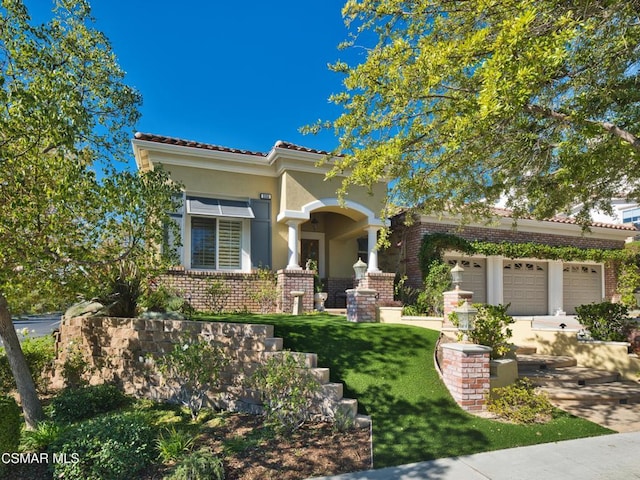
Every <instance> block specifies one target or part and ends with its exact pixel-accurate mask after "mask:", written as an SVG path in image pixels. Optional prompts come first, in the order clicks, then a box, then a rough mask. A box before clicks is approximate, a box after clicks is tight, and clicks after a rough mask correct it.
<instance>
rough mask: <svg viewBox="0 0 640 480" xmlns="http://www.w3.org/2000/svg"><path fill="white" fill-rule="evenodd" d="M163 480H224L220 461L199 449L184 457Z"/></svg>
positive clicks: (204, 450) (206, 451)
mask: <svg viewBox="0 0 640 480" xmlns="http://www.w3.org/2000/svg"><path fill="white" fill-rule="evenodd" d="M165 480H224V466H223V464H222V460H220V459H219V458H217V457H216V456H214V455H213V454H212V453H211V452H210V451H208V450H206V449H201V450H198V451H195V452H193V453H190V454H189V455H187V456H185V457H184V458H183V459H182V461H181V462H180V463H179V464H178V465H177V466H176V468H175V469H174V471H173V472H172V473H171V474H170V475H168V476H166V477H165Z"/></svg>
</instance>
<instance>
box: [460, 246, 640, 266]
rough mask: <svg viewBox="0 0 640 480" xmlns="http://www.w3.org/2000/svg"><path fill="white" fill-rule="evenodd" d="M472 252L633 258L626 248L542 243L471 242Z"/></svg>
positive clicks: (589, 258) (583, 258)
mask: <svg viewBox="0 0 640 480" xmlns="http://www.w3.org/2000/svg"><path fill="white" fill-rule="evenodd" d="M471 251H472V253H475V254H478V255H486V256H492V255H497V256H502V257H505V258H540V259H546V260H564V261H565V262H570V261H591V262H598V263H600V262H608V261H629V260H630V259H632V258H633V254H631V253H630V252H629V251H627V250H623V249H620V250H617V249H614V250H602V249H598V248H578V247H556V246H552V245H545V244H542V243H535V242H527V243H509V242H499V243H494V242H481V241H474V242H471Z"/></svg>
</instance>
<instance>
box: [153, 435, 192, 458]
mask: <svg viewBox="0 0 640 480" xmlns="http://www.w3.org/2000/svg"><path fill="white" fill-rule="evenodd" d="M196 438H197V437H196V436H194V435H192V434H191V433H189V432H187V431H185V430H176V428H175V427H170V428H168V429H167V430H166V431H165V432H164V433H161V434H160V437H158V439H157V440H156V448H157V449H158V458H159V459H160V460H162V462H163V463H170V462H175V461H177V460H180V459H181V458H183V457H184V456H185V455H186V454H188V453H189V452H191V450H192V449H193V445H194V443H195V441H196Z"/></svg>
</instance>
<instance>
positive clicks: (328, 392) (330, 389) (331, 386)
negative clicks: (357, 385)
mask: <svg viewBox="0 0 640 480" xmlns="http://www.w3.org/2000/svg"><path fill="white" fill-rule="evenodd" d="M343 390H344V386H343V384H342V383H325V384H324V385H322V393H323V396H325V397H328V398H331V399H333V400H340V399H342V394H343V393H342V392H343Z"/></svg>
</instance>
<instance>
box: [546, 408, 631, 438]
mask: <svg viewBox="0 0 640 480" xmlns="http://www.w3.org/2000/svg"><path fill="white" fill-rule="evenodd" d="M553 403H554V404H555V405H556V406H557V407H558V408H561V409H562V410H565V411H567V412H569V413H570V414H571V415H575V416H576V417H580V418H586V419H587V420H589V421H591V422H594V423H597V424H598V425H602V426H603V427H606V428H609V429H611V430H614V431H616V432H619V433H628V432H640V403H630V404H626V405H620V404H610V403H607V404H582V403H575V402H560V401H556V402H553Z"/></svg>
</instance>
